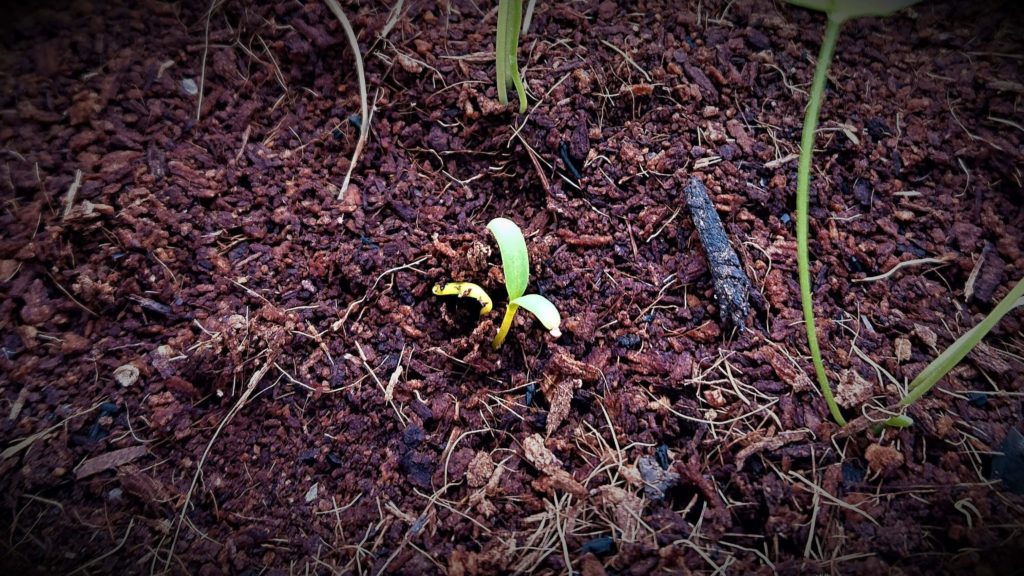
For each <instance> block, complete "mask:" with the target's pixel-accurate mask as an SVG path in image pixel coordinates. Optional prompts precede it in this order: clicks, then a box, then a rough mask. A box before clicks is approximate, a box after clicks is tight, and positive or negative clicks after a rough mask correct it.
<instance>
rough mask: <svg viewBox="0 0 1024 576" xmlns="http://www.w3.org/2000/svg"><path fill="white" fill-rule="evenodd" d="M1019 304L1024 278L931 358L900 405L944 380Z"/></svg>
mask: <svg viewBox="0 0 1024 576" xmlns="http://www.w3.org/2000/svg"><path fill="white" fill-rule="evenodd" d="M1018 306H1024V278H1022V279H1020V280H1019V281H1017V285H1016V286H1014V287H1013V289H1012V290H1010V293H1009V294H1007V295H1006V296H1005V297H1003V299H1002V300H1000V301H999V303H998V304H996V307H995V308H993V309H992V311H991V312H989V313H988V316H985V319H984V320H982V321H981V322H980V323H978V325H977V326H975V327H974V328H971V329H970V330H968V331H967V332H965V333H964V335H963V336H961V337H959V338H957V339H956V342H953V343H952V344H950V346H949V348H946V349H945V350H943V351H942V354H939V355H938V357H936V358H935V360H932V361H931V363H930V364H928V366H925V368H924V370H921V372H920V373H919V374H918V375H917V377H915V378H914V380H913V381H912V382H911V383H910V386H908V387H907V390H908V392H907V395H906V396H904V397H903V399H902V400H900V406H902V407H904V408H907V407H909V406H910V405H911V404H913V403H914V402H916V401H917V400H918V399H919V398H921V397H922V396H924V395H925V393H926V392H928V391H929V390H931V389H932V387H933V386H935V385H936V384H937V383H938V382H939V380H941V379H942V377H943V376H945V375H946V374H947V373H948V372H949V371H950V370H952V369H953V367H954V366H956V365H957V364H958V363H960V361H961V360H963V359H964V356H967V353H968V352H970V351H971V350H972V349H973V348H974V347H975V346H977V345H978V343H979V342H981V339H982V338H984V337H985V335H986V334H988V332H989V330H991V329H992V328H993V327H994V326H995V325H996V323H997V322H999V321H1000V320H1001V319H1002V318H1003V316H1006V315H1007V314H1009V313H1010V311H1011V310H1013V309H1014V308H1016V307H1018ZM912 423H913V421H912V420H911V419H910V418H909V417H908V416H906V415H899V416H894V417H892V418H890V419H889V420H888V421H886V422H885V425H886V426H891V427H894V428H903V427H906V426H909V425H910V424H912Z"/></svg>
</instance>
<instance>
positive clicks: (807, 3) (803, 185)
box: [785, 0, 919, 426]
mask: <svg viewBox="0 0 1024 576" xmlns="http://www.w3.org/2000/svg"><path fill="white" fill-rule="evenodd" d="M785 1H786V2H789V3H790V4H794V5H796V6H802V7H804V8H810V9H812V10H818V11H821V12H825V13H826V14H827V15H828V24H827V25H826V26H825V38H824V40H823V41H822V43H821V51H820V52H819V53H818V64H817V66H816V67H815V69H814V80H813V81H812V83H811V95H810V99H809V101H808V103H807V112H806V115H805V116H804V126H803V133H802V134H801V138H800V165H799V168H798V169H797V183H796V213H797V218H796V259H797V273H798V275H799V277H800V301H801V304H802V306H803V313H804V326H805V328H806V330H807V345H808V347H809V348H810V351H811V361H812V362H813V363H814V372H815V373H816V374H817V377H818V385H819V386H820V387H821V393H822V395H823V396H824V397H825V403H826V404H828V409H829V411H830V412H831V413H832V417H833V418H835V421H836V422H837V423H838V424H839V425H840V426H845V425H846V419H845V418H843V414H842V412H840V411H839V405H838V404H836V401H835V398H833V396H832V388H831V386H829V383H828V375H827V374H825V365H824V364H823V363H822V361H821V350H820V349H819V348H818V332H817V330H816V329H815V325H814V308H813V302H812V300H811V273H810V262H809V256H808V247H807V229H808V213H807V211H808V206H809V204H810V179H811V155H812V154H813V153H814V133H815V131H816V130H817V129H818V116H819V114H820V112H821V102H822V99H823V96H824V93H825V81H826V79H827V77H828V70H829V67H830V66H831V64H832V55H833V54H835V49H836V40H837V39H838V38H839V29H840V28H841V27H842V25H843V23H844V22H846V21H847V20H849V19H851V18H857V17H860V16H887V15H889V14H892V13H893V12H895V11H897V10H899V9H901V8H905V7H907V6H910V5H911V4H915V3H916V2H918V1H919V0H785Z"/></svg>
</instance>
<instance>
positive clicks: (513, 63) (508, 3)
mask: <svg viewBox="0 0 1024 576" xmlns="http://www.w3.org/2000/svg"><path fill="white" fill-rule="evenodd" d="M522 20H523V0H498V30H497V38H496V40H495V43H494V68H495V70H494V72H495V76H496V78H497V81H498V101H499V102H501V103H502V104H508V93H507V87H508V83H509V82H512V85H513V86H515V88H516V93H517V94H519V113H520V114H522V113H523V112H526V89H525V88H524V87H523V79H522V78H520V76H519V61H518V58H519V26H520V24H521V22H522Z"/></svg>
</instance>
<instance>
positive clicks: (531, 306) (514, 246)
mask: <svg viewBox="0 0 1024 576" xmlns="http://www.w3.org/2000/svg"><path fill="white" fill-rule="evenodd" d="M487 229H488V230H490V231H491V234H493V235H494V239H495V240H497V242H498V250H499V251H500V252H501V267H502V270H503V271H504V273H505V290H506V292H508V299H509V303H508V308H507V309H506V310H505V317H504V318H503V319H502V321H501V328H500V329H499V330H498V334H497V335H496V336H495V337H494V342H492V346H493V347H494V349H495V350H497V349H498V348H500V347H501V345H502V344H503V343H504V342H505V337H506V336H508V331H509V329H510V328H512V321H513V320H514V319H515V317H516V312H518V311H519V309H520V308H524V309H525V310H527V311H529V312H531V313H532V314H533V315H534V316H536V317H537V319H538V320H540V323H541V324H543V325H544V327H545V328H547V330H548V331H549V332H551V335H552V336H554V337H555V338H558V337H559V336H561V335H562V333H561V331H560V330H559V327H560V326H561V325H562V316H561V315H560V314H559V313H558V308H555V305H554V304H552V303H551V302H550V301H549V300H548V299H547V298H545V297H543V296H541V295H540V294H526V293H525V292H526V285H527V284H529V282H530V256H529V254H528V253H527V251H526V239H525V238H523V231H522V230H520V229H519V226H517V225H516V223H515V222H513V221H511V220H509V219H508V218H495V219H494V220H491V221H490V222H489V223H488V224H487ZM433 292H434V294H435V295H437V296H458V297H460V298H472V299H474V300H476V301H477V302H479V303H480V316H484V315H485V314H487V313H488V312H490V311H491V309H492V307H493V302H492V300H491V297H490V296H489V295H488V294H487V292H486V291H485V290H484V289H483V288H481V287H480V286H478V285H476V284H473V283H472V282H446V283H440V284H436V285H434V288H433Z"/></svg>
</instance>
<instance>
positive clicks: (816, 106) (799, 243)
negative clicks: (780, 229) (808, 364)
mask: <svg viewBox="0 0 1024 576" xmlns="http://www.w3.org/2000/svg"><path fill="white" fill-rule="evenodd" d="M841 27H842V22H839V21H834V20H832V19H831V18H829V20H828V25H827V26H826V27H825V39H824V40H823V41H822V43H821V52H819V53H818V64H817V67H815V69H814V81H813V83H812V84H811V97H810V101H809V102H808V104H807V115H806V116H804V129H803V134H802V136H801V139H800V166H799V169H798V171H797V180H796V213H797V214H796V263H797V272H798V274H799V276H800V301H801V304H802V305H803V311H804V324H805V327H806V329H807V345H808V346H809V347H810V349H811V361H812V362H813V363H814V372H815V373H816V374H817V376H818V385H819V386H820V387H821V394H822V395H823V396H824V397H825V403H826V404H828V409H829V411H830V412H831V413H832V417H833V418H835V421H836V422H837V423H838V424H839V425H840V426H846V419H845V418H843V414H842V413H841V412H840V411H839V406H838V405H837V404H836V400H835V398H833V397H832V388H831V387H830V386H829V383H828V375H826V374H825V365H824V364H823V363H822V361H821V350H820V349H819V348H818V332H817V329H816V328H815V326H814V307H813V301H812V298H811V272H810V259H809V256H808V249H807V228H808V219H809V215H808V207H809V205H810V180H811V156H812V155H813V154H814V133H815V131H816V130H817V129H818V116H819V114H820V113H821V101H822V100H823V99H824V93H825V81H826V80H827V79H828V69H829V66H830V65H831V64H832V55H833V54H835V48H836V40H837V39H838V38H839V29H840V28H841Z"/></svg>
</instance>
